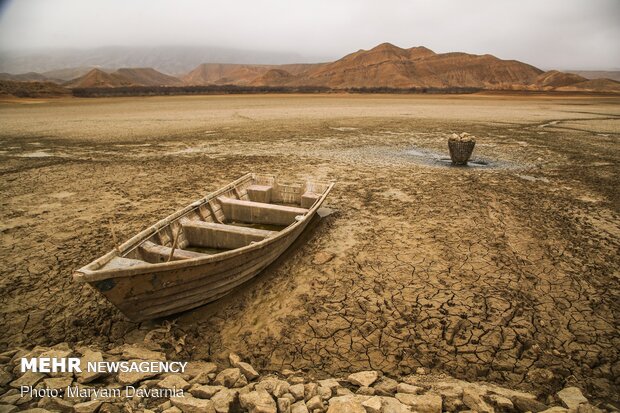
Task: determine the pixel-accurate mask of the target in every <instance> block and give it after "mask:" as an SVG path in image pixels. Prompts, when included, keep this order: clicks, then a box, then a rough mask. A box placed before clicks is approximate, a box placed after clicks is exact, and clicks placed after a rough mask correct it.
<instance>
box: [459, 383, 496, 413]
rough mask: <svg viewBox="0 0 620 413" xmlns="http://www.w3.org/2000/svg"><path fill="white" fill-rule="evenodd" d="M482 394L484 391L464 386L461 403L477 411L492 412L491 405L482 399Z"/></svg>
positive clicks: (481, 412) (482, 412) (480, 412)
mask: <svg viewBox="0 0 620 413" xmlns="http://www.w3.org/2000/svg"><path fill="white" fill-rule="evenodd" d="M483 394H484V392H482V391H480V390H478V389H473V388H465V389H463V403H465V406H467V407H469V408H470V409H471V410H475V411H477V412H479V413H493V411H494V409H493V407H492V406H490V405H489V404H488V403H487V402H485V401H484V400H483V399H482V395H483Z"/></svg>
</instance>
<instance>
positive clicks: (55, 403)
mask: <svg viewBox="0 0 620 413" xmlns="http://www.w3.org/2000/svg"><path fill="white" fill-rule="evenodd" d="M37 406H38V407H41V408H43V409H47V410H52V411H56V412H63V413H71V412H72V411H73V403H71V402H69V401H67V400H63V399H60V398H58V397H43V398H42V399H41V400H39V403H37Z"/></svg>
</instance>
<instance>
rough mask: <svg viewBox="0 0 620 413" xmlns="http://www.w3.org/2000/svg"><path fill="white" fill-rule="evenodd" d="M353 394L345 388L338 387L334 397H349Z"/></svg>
mask: <svg viewBox="0 0 620 413" xmlns="http://www.w3.org/2000/svg"><path fill="white" fill-rule="evenodd" d="M352 394H353V392H352V391H351V390H349V389H347V388H346V387H339V388H337V389H336V396H337V397H342V396H351V395H352Z"/></svg>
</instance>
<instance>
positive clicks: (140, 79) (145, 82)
mask: <svg viewBox="0 0 620 413" xmlns="http://www.w3.org/2000/svg"><path fill="white" fill-rule="evenodd" d="M113 74H114V75H118V76H121V77H122V78H123V79H127V80H129V81H130V82H131V83H132V84H134V85H141V86H180V85H182V84H183V82H182V81H181V80H180V79H178V78H176V77H174V76H169V75H166V74H163V73H161V72H158V71H157V70H155V69H151V68H150V67H144V68H127V69H118V70H117V71H116V72H114V73H113Z"/></svg>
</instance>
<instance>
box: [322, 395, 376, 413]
mask: <svg viewBox="0 0 620 413" xmlns="http://www.w3.org/2000/svg"><path fill="white" fill-rule="evenodd" d="M364 401H365V400H360V399H358V398H356V397H355V396H351V395H349V396H340V397H333V398H331V399H330V400H329V409H327V413H344V412H346V413H366V409H365V408H364V406H362V403H363V402H364Z"/></svg>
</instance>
